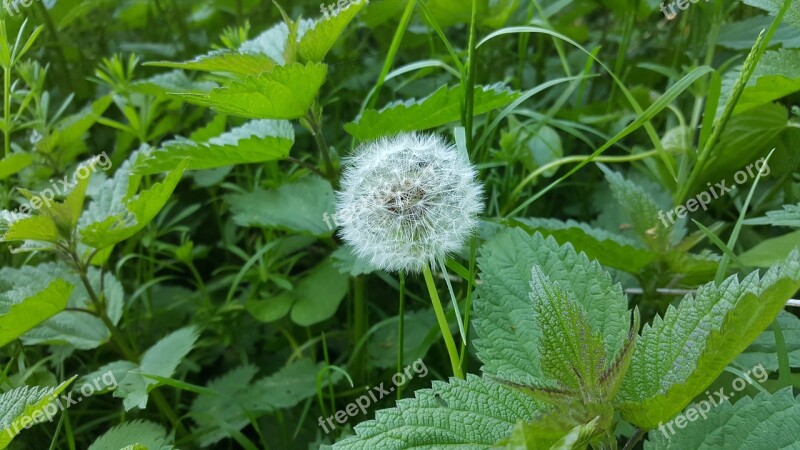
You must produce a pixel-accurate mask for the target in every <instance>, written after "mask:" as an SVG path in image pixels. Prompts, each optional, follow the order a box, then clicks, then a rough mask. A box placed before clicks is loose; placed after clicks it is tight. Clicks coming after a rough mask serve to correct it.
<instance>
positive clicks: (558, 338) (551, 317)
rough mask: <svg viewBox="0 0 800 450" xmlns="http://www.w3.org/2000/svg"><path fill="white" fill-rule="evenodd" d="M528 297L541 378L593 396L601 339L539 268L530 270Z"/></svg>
mask: <svg viewBox="0 0 800 450" xmlns="http://www.w3.org/2000/svg"><path fill="white" fill-rule="evenodd" d="M532 273H533V275H532V281H531V293H530V294H529V298H530V301H531V304H532V307H533V313H534V314H535V316H536V320H537V321H538V322H539V325H540V327H541V329H542V338H541V339H540V340H539V351H540V352H541V365H542V371H543V372H544V375H545V376H546V377H547V378H548V379H550V380H555V381H556V385H554V386H552V387H558V388H566V389H570V390H572V391H573V392H580V393H584V395H590V394H591V395H594V394H595V393H598V392H597V391H599V385H598V384H596V383H597V382H598V381H599V380H600V375H601V374H602V372H603V370H604V369H605V349H604V347H603V338H602V336H599V335H598V334H597V333H596V332H595V331H594V330H592V328H591V326H590V325H589V321H588V320H587V319H586V313H585V312H584V311H583V309H582V308H581V307H580V306H578V305H577V304H575V302H573V301H572V300H570V298H569V294H567V293H566V292H565V291H564V290H563V289H561V287H560V286H559V285H558V283H554V282H552V281H551V280H550V279H549V278H548V277H547V276H546V275H545V274H544V273H542V269H541V268H539V266H534V267H533V272H532Z"/></svg>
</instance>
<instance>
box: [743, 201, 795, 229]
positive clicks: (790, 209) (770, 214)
mask: <svg viewBox="0 0 800 450" xmlns="http://www.w3.org/2000/svg"><path fill="white" fill-rule="evenodd" d="M744 223H745V225H772V226H773V227H794V228H800V203H798V204H796V205H783V211H780V210H778V211H767V215H766V217H759V218H756V219H747V220H745V221H744Z"/></svg>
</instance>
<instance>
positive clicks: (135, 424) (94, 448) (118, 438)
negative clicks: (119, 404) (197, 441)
mask: <svg viewBox="0 0 800 450" xmlns="http://www.w3.org/2000/svg"><path fill="white" fill-rule="evenodd" d="M131 445H132V446H133V447H130V446H131ZM126 448H132V449H133V450H136V449H141V448H144V449H147V450H172V449H174V448H175V447H173V446H172V445H170V444H169V439H168V438H167V433H166V431H165V430H164V428H162V427H161V426H159V425H156V424H154V423H152V422H146V421H143V420H133V421H130V422H127V423H125V424H123V425H119V426H116V427H114V428H112V429H110V430H108V431H107V432H106V433H105V434H103V435H102V436H100V437H99V438H98V439H97V440H96V441H94V443H93V444H92V445H91V446H90V447H89V450H124V449H126Z"/></svg>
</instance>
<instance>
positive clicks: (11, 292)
mask: <svg viewBox="0 0 800 450" xmlns="http://www.w3.org/2000/svg"><path fill="white" fill-rule="evenodd" d="M59 275H61V271H60V267H56V265H54V264H42V265H39V266H23V267H22V268H20V269H16V268H13V267H3V268H2V269H0V346H4V345H6V344H8V343H9V342H11V341H13V340H15V339H17V338H18V337H20V336H22V335H23V334H24V333H25V332H27V331H28V330H31V329H32V328H34V327H36V326H37V325H39V324H41V323H42V322H44V321H45V320H47V319H49V318H51V317H53V316H55V315H56V314H58V313H60V312H61V311H63V310H64V308H66V307H67V300H68V299H69V297H70V294H71V293H72V290H73V288H74V285H72V284H70V283H68V282H67V281H65V280H64V279H63V277H59Z"/></svg>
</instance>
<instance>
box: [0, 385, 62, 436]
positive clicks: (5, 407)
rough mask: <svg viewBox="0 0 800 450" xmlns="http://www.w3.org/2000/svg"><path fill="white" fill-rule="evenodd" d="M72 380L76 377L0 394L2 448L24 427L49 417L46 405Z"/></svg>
mask: <svg viewBox="0 0 800 450" xmlns="http://www.w3.org/2000/svg"><path fill="white" fill-rule="evenodd" d="M72 380H74V377H73V378H72V379H69V380H67V381H65V382H63V383H61V384H59V385H58V386H56V387H50V388H40V387H30V386H23V387H19V388H16V389H11V390H9V391H7V392H4V393H3V394H2V395H0V449H2V448H6V447H8V444H10V443H11V441H12V440H13V439H14V437H16V436H17V435H18V434H19V433H20V431H22V430H23V429H27V428H29V427H30V426H31V425H32V424H37V423H40V422H41V421H42V420H44V419H47V418H48V417H47V415H46V414H45V412H44V409H45V407H46V406H48V405H49V404H50V403H51V402H53V401H54V400H55V399H56V398H57V397H58V396H59V394H61V392H63V391H64V389H66V388H67V386H69V384H70V383H72ZM49 409H52V408H49ZM48 413H50V411H48Z"/></svg>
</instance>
